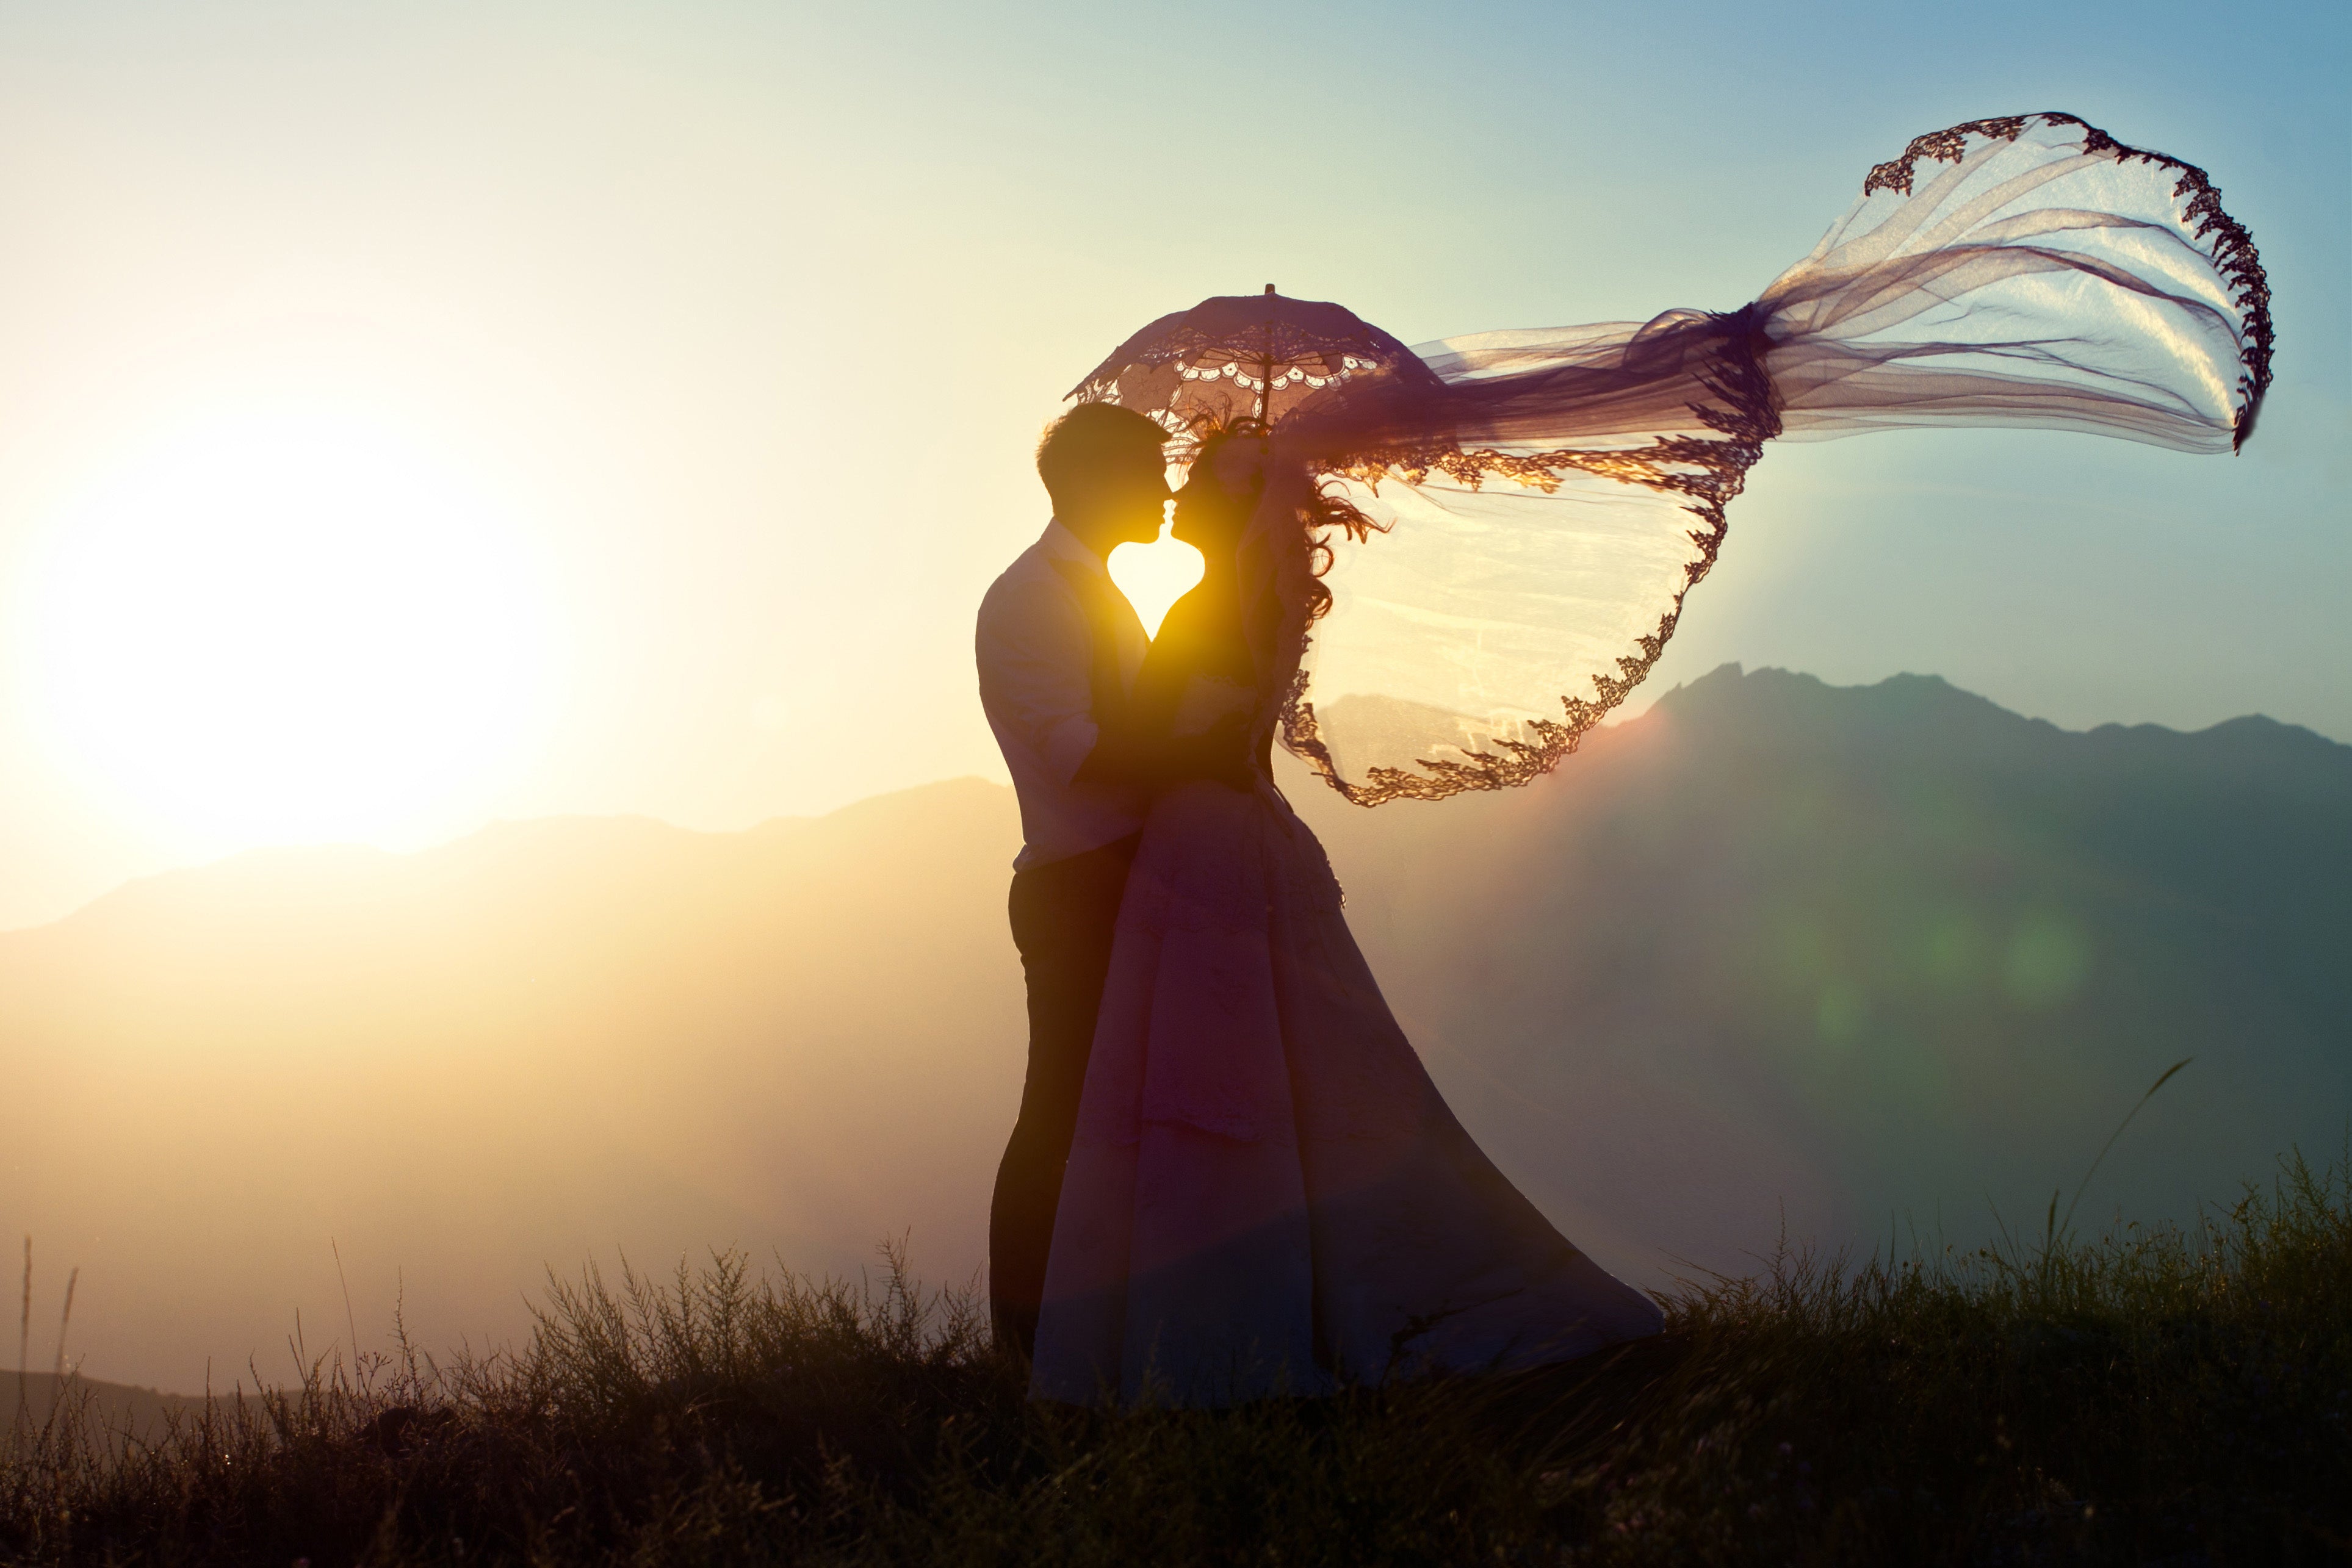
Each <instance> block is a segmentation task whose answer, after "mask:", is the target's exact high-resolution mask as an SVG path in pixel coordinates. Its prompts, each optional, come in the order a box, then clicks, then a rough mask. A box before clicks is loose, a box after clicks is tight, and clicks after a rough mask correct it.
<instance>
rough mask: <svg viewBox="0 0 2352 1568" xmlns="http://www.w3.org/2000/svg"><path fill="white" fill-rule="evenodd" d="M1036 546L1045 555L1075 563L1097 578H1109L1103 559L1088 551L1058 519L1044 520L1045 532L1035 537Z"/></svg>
mask: <svg viewBox="0 0 2352 1568" xmlns="http://www.w3.org/2000/svg"><path fill="white" fill-rule="evenodd" d="M1037 546H1038V548H1039V549H1043V550H1044V551H1045V553H1046V554H1047V555H1050V556H1055V557H1058V558H1059V559H1063V560H1069V561H1076V562H1077V563H1078V564H1080V565H1081V566H1084V567H1086V568H1087V569H1088V570H1091V571H1093V572H1095V573H1096V574H1097V575H1098V576H1101V577H1104V578H1108V577H1109V576H1110V569H1109V567H1108V564H1107V563H1106V562H1105V561H1104V560H1103V558H1102V557H1100V556H1098V555H1097V554H1095V552H1094V551H1092V550H1090V549H1087V547H1086V546H1085V544H1083V543H1082V542H1080V540H1079V538H1078V536H1077V535H1076V534H1074V533H1072V532H1071V531H1070V530H1069V529H1068V528H1065V527H1063V526H1062V524H1061V522H1060V520H1059V519H1058V518H1047V519H1046V522H1045V532H1044V533H1042V534H1040V535H1038V536H1037Z"/></svg>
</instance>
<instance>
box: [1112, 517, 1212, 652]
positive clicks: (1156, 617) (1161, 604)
mask: <svg viewBox="0 0 2352 1568" xmlns="http://www.w3.org/2000/svg"><path fill="white" fill-rule="evenodd" d="M1168 530H1169V525H1168V524H1166V523H1162V524H1160V538H1159V539H1158V540H1157V541H1155V542H1154V543H1151V544H1148V545H1136V544H1127V545H1120V546H1119V547H1118V549H1114V550H1112V551H1111V552H1110V559H1109V560H1108V563H1107V564H1108V566H1109V568H1110V580H1112V581H1113V582H1115V583H1117V584H1118V591H1120V592H1121V593H1124V594H1126V595H1127V601H1128V602H1129V604H1132V605H1134V606H1135V613H1136V618H1137V619H1138V620H1139V621H1141V622H1143V631H1144V634H1145V635H1146V636H1150V637H1157V636H1159V635H1160V622H1162V621H1164V620H1166V619H1167V618H1168V609H1169V606H1171V605H1172V604H1174V603H1175V602H1176V601H1178V600H1180V599H1181V598H1183V597H1184V596H1185V595H1186V594H1188V593H1190V592H1192V589H1193V586H1194V585H1195V584H1197V583H1198V582H1199V581H1200V580H1201V573H1202V570H1204V569H1203V567H1202V562H1201V552H1200V551H1199V550H1196V549H1193V548H1192V546H1191V545H1188V544H1186V543H1185V542H1184V541H1183V540H1182V539H1180V538H1175V537H1174V536H1173V535H1171V533H1170V532H1169V531H1168Z"/></svg>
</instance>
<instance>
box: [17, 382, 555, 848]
mask: <svg viewBox="0 0 2352 1568" xmlns="http://www.w3.org/2000/svg"><path fill="white" fill-rule="evenodd" d="M53 522H54V527H53V528H51V529H50V530H49V535H48V540H47V550H46V556H45V559H40V560H38V561H37V563H36V570H35V571H34V573H33V580H32V582H31V584H30V589H31V591H30V601H29V604H28V605H27V610H28V612H29V613H28V615H27V617H26V620H27V622H28V624H29V629H30V632H31V634H32V647H31V650H30V652H31V654H32V657H31V659H30V660H29V673H30V675H31V679H32V683H33V686H34V690H33V693H32V695H33V697H34V700H35V706H36V709H37V712H39V713H40V714H41V716H42V718H43V720H44V727H45V728H46V730H47V733H48V736H49V737H50V739H51V741H52V742H53V744H54V746H55V747H56V748H57V749H58V752H59V753H60V754H61V760H63V761H64V762H65V763H66V764H67V766H68V768H71V769H72V770H73V771H74V772H75V773H76V774H77V775H79V777H81V778H83V779H85V780H86V781H87V782H88V783H89V784H90V785H91V786H93V787H95V788H97V789H100V790H102V791H105V792H108V793H110V794H111V795H112V796H113V797H115V798H116V799H117V800H118V801H119V802H120V803H121V804H124V805H127V806H129V807H130V808H131V809H132V810H134V811H135V812H137V813H140V814H142V815H144V816H146V817H148V818H149V819H151V820H152V822H153V823H154V825H155V826H156V827H157V828H159V829H160V830H162V831H164V832H165V833H167V834H169V835H171V836H173V837H176V838H178V839H180V840H182V841H184V842H185V843H187V844H189V845H191V846H201V847H203V848H205V849H208V850H226V849H231V848H237V847H243V846H246V845H249V844H257V843H273V842H295V841H318V840H322V839H358V840H377V841H382V840H384V839H386V838H387V837H393V838H396V837H398V836H400V835H401V834H403V833H404V831H411V830H413V829H415V828H416V827H418V826H421V825H424V824H425V823H426V822H427V821H429V820H430V819H431V818H432V817H433V816H434V815H435V813H436V811H440V810H446V808H448V806H449V805H450V804H451V803H452V801H453V800H456V799H457V798H461V797H464V796H466V795H467V794H468V793H469V792H477V791H479V790H482V789H486V788H488V786H489V785H490V784H491V783H492V781H493V779H494V778H495V776H496V775H498V774H499V771H500V769H501V768H502V767H503V766H504V765H505V764H507V763H508V762H509V761H510V760H511V759H512V758H513V757H514V755H515V753H516V751H517V749H518V747H519V746H520V744H521V743H523V742H524V741H526V740H527V739H528V738H529V737H530V734H531V733H532V732H533V730H534V729H535V728H536V727H538V725H539V724H540V722H541V720H542V718H543V717H544V715H545V710H546V708H547V706H548V701H549V697H550V695H551V677H552V674H553V660H552V658H551V652H552V650H551V635H550V626H549V623H548V615H547V611H546V605H545V600H544V595H543V593H542V591H541V587H540V583H539V581H538V578H537V574H536V573H535V572H534V571H533V570H530V566H531V563H530V559H529V552H528V551H527V550H526V549H525V548H524V541H523V537H522V535H521V533H520V529H519V528H517V527H516V526H515V523H514V519H513V518H512V517H509V516H508V515H506V513H505V512H504V510H503V509H502V508H501V507H499V505H497V504H495V502H494V501H493V500H492V498H491V492H490V491H489V490H488V488H487V487H486V486H482V485H481V484H479V483H478V482H475V481H474V480H473V479H472V477H471V476H468V475H467V474H466V473H465V472H463V471H462V470H461V469H459V468H458V467H457V466H456V465H452V464H451V463H449V462H447V461H445V460H442V459H441V458H439V457H438V456H437V455H436V454H434V453H432V452H430V451H428V450H425V449H424V448H422V447H421V446H419V445H417V444H415V443H412V442H410V441H408V440H406V439H404V437H402V436H401V435H400V434H398V433H397V432H395V431H394V430H393V429H391V428H389V427H386V426H383V425H382V424H380V423H372V422H370V421H368V420H366V419H364V418H359V417H353V416H348V415H345V416H337V415H333V414H328V413H319V412H317V411H313V410H289V409H267V408H264V409H248V410H244V411H241V412H239V413H236V414H233V415H227V416H222V417H215V418H213V419H210V420H206V421H205V422H203V423H199V424H195V425H192V426H189V427H186V428H183V429H181V430H179V431H177V432H175V433H173V434H170V435H167V436H164V437H163V438H161V439H158V440H156V441H154V442H153V443H152V444H149V445H148V446H146V447H145V448H144V449H142V451H140V452H139V453H137V454H136V455H133V456H132V457H131V458H130V459H129V460H128V461H124V462H121V463H119V464H116V465H111V466H110V468H109V469H108V470H107V471H106V472H105V473H104V474H103V475H102V476H100V477H99V479H98V480H97V481H96V482H95V483H93V484H91V485H90V486H88V487H86V488H85V489H83V490H82V491H81V492H80V493H79V495H77V496H75V497H73V498H72V499H71V500H69V501H68V503H67V504H66V505H65V506H64V507H61V508H60V509H59V511H58V514H57V515H56V517H54V519H53Z"/></svg>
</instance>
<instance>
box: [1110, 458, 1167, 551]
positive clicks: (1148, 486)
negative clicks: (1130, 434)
mask: <svg viewBox="0 0 2352 1568" xmlns="http://www.w3.org/2000/svg"><path fill="white" fill-rule="evenodd" d="M1101 484H1102V487H1101V489H1100V490H1099V491H1097V496H1098V497H1099V499H1100V505H1101V507H1102V517H1103V519H1104V521H1105V522H1107V523H1108V524H1110V525H1111V526H1112V527H1113V528H1114V529H1115V530H1116V531H1117V533H1118V538H1120V539H1121V540H1123V541H1126V542H1129V543H1133V544H1145V545H1148V544H1150V543H1151V542H1152V541H1153V540H1154V539H1157V538H1159V537H1160V518H1161V517H1163V516H1164V515H1165V514H1166V512H1167V508H1168V499H1169V497H1171V496H1172V495H1174V494H1175V492H1174V491H1172V490H1171V489H1169V487H1168V466H1167V464H1166V462H1165V461H1164V460H1163V459H1162V458H1161V456H1160V448H1159V447H1157V446H1155V445H1152V444H1149V443H1146V442H1140V441H1139V442H1137V443H1136V444H1135V446H1134V449H1133V450H1132V451H1131V452H1122V453H1120V454H1119V455H1118V461H1116V462H1114V463H1109V464H1107V465H1105V468H1104V473H1103V476H1102V481H1101Z"/></svg>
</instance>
